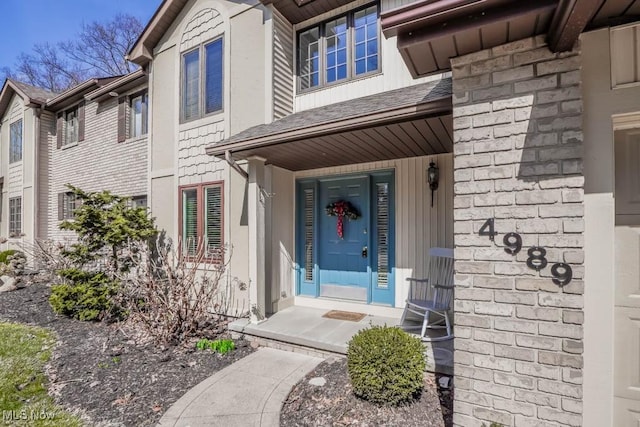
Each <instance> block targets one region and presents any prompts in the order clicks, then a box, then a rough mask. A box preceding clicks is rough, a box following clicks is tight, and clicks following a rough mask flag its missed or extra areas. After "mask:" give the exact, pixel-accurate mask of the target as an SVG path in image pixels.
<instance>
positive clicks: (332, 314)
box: [322, 310, 367, 322]
mask: <svg viewBox="0 0 640 427" xmlns="http://www.w3.org/2000/svg"><path fill="white" fill-rule="evenodd" d="M322 317H326V318H327V319H336V320H348V321H350V322H359V321H361V320H362V319H364V318H365V317H367V315H366V314H364V313H354V312H353V311H340V310H331V311H327V312H326V313H325V314H323V315H322Z"/></svg>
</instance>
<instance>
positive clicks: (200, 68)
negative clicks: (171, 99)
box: [181, 38, 223, 122]
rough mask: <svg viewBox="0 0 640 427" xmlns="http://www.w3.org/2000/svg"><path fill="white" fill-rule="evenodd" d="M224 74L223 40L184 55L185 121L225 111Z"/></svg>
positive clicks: (183, 103)
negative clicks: (223, 99) (223, 100)
mask: <svg viewBox="0 0 640 427" xmlns="http://www.w3.org/2000/svg"><path fill="white" fill-rule="evenodd" d="M201 59H203V60H201ZM222 74H223V73H222V38H219V39H217V40H214V41H212V42H210V43H207V44H204V45H201V46H199V47H198V48H197V49H195V50H192V51H190V52H187V53H185V54H184V55H182V106H181V111H182V121H185V122H186V121H189V120H194V119H198V118H200V117H203V116H205V115H207V114H211V113H215V112H219V111H222V89H223V75H222Z"/></svg>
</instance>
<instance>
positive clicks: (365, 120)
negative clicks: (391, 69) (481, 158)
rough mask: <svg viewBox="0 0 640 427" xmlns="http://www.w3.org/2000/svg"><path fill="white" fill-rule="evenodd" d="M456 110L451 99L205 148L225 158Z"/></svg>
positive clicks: (208, 152)
mask: <svg viewBox="0 0 640 427" xmlns="http://www.w3.org/2000/svg"><path fill="white" fill-rule="evenodd" d="M451 109H452V100H451V96H443V97H441V98H437V99H434V100H431V101H429V102H427V103H424V104H417V105H409V106H403V107H398V108H394V109H390V110H385V111H381V112H377V113H373V114H365V115H361V116H354V117H349V118H347V119H343V120H334V121H329V122H324V123H320V124H317V125H314V126H309V127H306V128H298V129H295V130H289V131H284V132H279V133H275V134H271V135H265V136H262V137H257V138H250V139H246V140H241V141H236V142H232V143H227V144H225V143H224V142H223V143H219V142H218V143H212V144H209V145H207V146H206V147H205V152H206V153H207V154H208V155H210V156H216V157H224V156H225V153H226V152H227V151H229V152H231V153H234V152H238V151H244V150H248V149H254V148H261V147H267V146H270V145H277V144H282V143H286V142H291V141H297V140H303V139H308V138H312V137H317V136H323V135H328V134H336V133H341V132H347V131H350V130H355V129H360V128H366V127H369V126H374V125H383V124H387V123H390V122H394V121H399V120H402V119H403V118H407V117H411V116H429V115H437V114H446V113H448V112H450V111H451Z"/></svg>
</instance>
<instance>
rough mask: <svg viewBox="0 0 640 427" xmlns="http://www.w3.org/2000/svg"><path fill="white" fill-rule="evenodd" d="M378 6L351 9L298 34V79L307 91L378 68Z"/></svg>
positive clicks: (302, 88) (300, 85)
mask: <svg viewBox="0 0 640 427" xmlns="http://www.w3.org/2000/svg"><path fill="white" fill-rule="evenodd" d="M379 50H380V44H379V37H378V6H377V5H373V6H369V7H366V8H364V9H359V10H356V11H353V12H350V13H348V14H346V15H343V16H340V17H338V18H335V19H332V20H331V21H328V22H324V23H322V24H320V25H318V26H316V27H313V28H309V29H306V30H304V31H301V32H300V33H298V76H299V78H298V81H299V88H300V90H302V91H304V90H308V89H313V88H317V87H321V86H324V85H329V84H332V83H335V82H340V81H345V80H348V79H350V78H355V77H358V76H362V75H365V74H368V73H372V72H375V71H378V70H379V69H380V61H379Z"/></svg>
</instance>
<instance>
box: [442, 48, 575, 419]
mask: <svg viewBox="0 0 640 427" xmlns="http://www.w3.org/2000/svg"><path fill="white" fill-rule="evenodd" d="M451 64H452V67H453V90H454V96H453V105H454V106H453V117H454V119H453V120H454V167H455V177H454V181H455V200H454V218H455V225H454V232H455V247H456V249H455V257H456V267H455V268H456V277H455V282H456V293H455V335H456V339H455V344H454V345H455V387H456V389H455V403H454V425H458V426H480V425H482V424H483V423H484V424H486V425H489V424H490V422H491V421H495V422H498V423H501V424H503V425H505V426H517V427H520V426H523V427H526V426H542V425H554V426H556V425H563V426H564V425H568V426H579V425H581V423H582V415H581V414H582V385H581V384H582V365H583V361H582V348H583V345H582V335H583V332H582V323H583V310H582V308H583V297H582V293H583V281H582V277H583V274H584V268H583V266H582V263H583V258H584V255H583V241H584V236H583V230H584V221H583V210H584V209H583V183H584V178H583V176H582V131H581V127H582V95H581V90H580V53H579V51H577V50H576V51H574V52H571V53H566V54H553V53H552V52H550V51H549V49H548V48H547V47H546V45H545V44H544V41H543V39H542V38H530V39H525V40H520V41H517V42H514V43H510V44H507V45H502V46H499V47H496V48H493V49H488V50H484V51H481V52H477V53H473V54H470V55H467V56H463V57H459V58H455V59H452V60H451ZM489 218H495V231H496V232H497V233H498V234H497V235H496V236H495V239H494V241H492V240H491V239H490V238H489V236H480V235H479V230H480V228H481V227H482V226H483V224H485V222H486V221H487V220H488V219H489ZM487 231H488V229H487ZM510 232H513V233H518V234H519V236H520V237H521V239H522V250H521V251H520V252H519V253H518V254H517V255H511V254H509V253H507V252H506V251H505V244H504V242H503V239H504V237H505V234H507V233H510ZM515 241H516V237H513V238H512V240H511V242H515ZM533 246H539V247H542V248H543V249H545V250H546V255H545V259H546V260H547V262H548V264H547V265H546V267H545V268H543V269H541V270H540V271H536V270H535V269H532V268H530V267H529V266H528V265H527V259H528V258H529V257H530V256H529V254H528V250H529V248H531V247H533ZM535 254H538V255H539V254H540V253H539V252H535V253H534V255H535ZM534 263H536V262H535V261H534ZM556 263H567V264H569V265H570V266H571V268H572V270H573V280H572V281H571V282H570V283H568V284H567V285H565V286H561V285H558V284H555V283H554V282H553V281H552V276H551V267H552V266H553V265H554V264H556ZM558 272H559V273H562V272H563V270H562V269H558Z"/></svg>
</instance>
